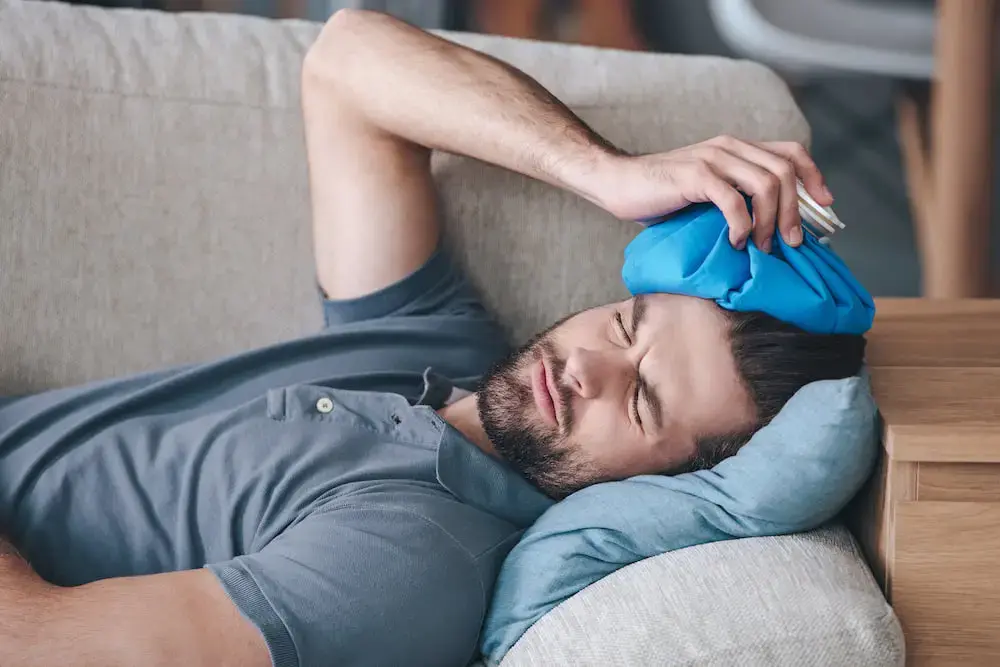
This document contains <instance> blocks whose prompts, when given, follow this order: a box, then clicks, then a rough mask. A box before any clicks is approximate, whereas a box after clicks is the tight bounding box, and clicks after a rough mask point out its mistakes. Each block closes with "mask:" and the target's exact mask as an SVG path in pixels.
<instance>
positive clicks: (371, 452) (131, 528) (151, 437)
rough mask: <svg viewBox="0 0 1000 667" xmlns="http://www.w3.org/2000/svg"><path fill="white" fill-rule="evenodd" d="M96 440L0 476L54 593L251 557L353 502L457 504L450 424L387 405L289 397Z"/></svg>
mask: <svg viewBox="0 0 1000 667" xmlns="http://www.w3.org/2000/svg"><path fill="white" fill-rule="evenodd" d="M93 428H94V432H93V433H91V434H89V436H88V437H85V438H80V437H78V438H77V441H76V442H75V443H74V444H73V446H70V443H69V442H56V441H53V442H50V443H45V442H44V441H43V440H41V439H40V440H39V441H38V442H37V443H36V444H38V445H39V447H38V448H39V449H46V448H45V447H44V445H48V449H49V454H48V456H47V457H46V456H44V455H42V454H40V453H38V452H36V454H35V455H34V456H30V457H27V459H28V460H29V461H30V462H31V463H32V465H27V466H15V465H13V462H12V461H5V462H4V464H3V465H0V468H5V469H6V470H0V472H6V473H9V474H10V475H11V477H12V479H13V477H15V476H16V477H17V479H18V480H19V481H18V484H15V485H12V486H11V488H12V489H20V492H19V493H16V494H15V495H14V496H11V497H10V498H6V499H5V507H4V509H5V514H6V515H7V520H8V523H9V525H10V527H11V533H12V536H13V537H14V538H15V541H16V542H17V543H18V544H19V546H20V547H21V548H22V550H24V552H25V553H26V555H28V556H29V557H30V558H31V560H32V561H33V562H34V563H35V564H36V568H37V569H38V571H39V573H40V574H42V575H43V576H46V578H48V579H50V580H52V581H54V582H57V583H62V584H80V583H84V582H86V581H92V580H95V579H101V578H105V577H111V576H127V575H135V574H148V573H151V572H162V571H172V570H179V569H189V568H195V567H201V566H202V565H204V564H206V563H211V562H218V561H221V560H227V559H230V558H233V557H236V556H240V555H243V554H246V553H253V552H255V551H257V550H259V549H260V548H262V547H263V546H264V545H266V544H267V543H269V542H270V541H272V540H274V539H276V538H278V537H279V536H280V535H281V534H282V532H283V531H285V530H287V529H288V528H289V527H291V526H293V525H294V524H295V523H296V522H298V521H300V520H302V519H303V518H304V517H306V516H308V515H309V514H310V513H311V512H314V511H321V510H322V509H323V508H325V507H328V506H330V505H331V504H334V503H345V502H348V501H349V500H350V498H351V497H352V496H358V497H360V496H370V494H372V493H373V492H375V491H377V492H378V493H379V494H381V496H380V497H381V498H382V499H383V500H385V499H386V498H388V499H389V500H391V498H392V497H393V494H396V495H398V496H399V497H400V498H402V497H405V496H407V493H408V491H409V490H411V489H413V488H419V489H420V490H421V492H422V493H429V494H431V495H437V496H447V495H448V492H447V491H446V490H444V489H443V488H441V487H440V486H439V484H438V483H437V480H436V477H435V466H436V455H437V444H438V441H439V439H440V437H441V428H442V426H441V425H440V422H439V421H438V420H436V419H435V418H434V417H433V415H432V414H429V411H428V410H427V409H424V408H412V407H410V406H409V404H408V403H407V402H406V400H404V399H402V398H401V397H398V396H394V395H390V394H369V393H361V392H343V391H338V390H333V389H329V388H326V387H322V386H316V385H292V386H288V387H284V388H279V389H273V390H269V391H267V392H266V393H265V394H264V395H262V396H260V397H258V398H256V399H253V400H251V401H248V402H245V403H243V404H241V405H239V406H236V407H234V408H232V409H229V410H221V411H216V412H210V413H206V414H190V415H186V416H185V415H183V414H173V413H171V414H164V415H158V414H155V413H152V414H144V415H136V416H132V417H130V418H125V419H121V420H119V421H117V422H115V423H114V424H112V425H109V426H106V427H103V428H96V426H95V427H93ZM84 430H85V429H84ZM80 435H82V432H78V433H77V436H80ZM12 458H13V459H16V458H17V456H16V455H15V456H13V457H12ZM43 463H44V465H42V464H43ZM15 467H16V468H20V470H18V471H16V472H15V470H14V468H15Z"/></svg>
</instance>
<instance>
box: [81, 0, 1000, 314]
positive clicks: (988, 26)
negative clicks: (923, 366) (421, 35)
mask: <svg viewBox="0 0 1000 667" xmlns="http://www.w3.org/2000/svg"><path fill="white" fill-rule="evenodd" d="M88 1H89V4H99V5H102V6H117V7H137V8H151V9H164V10H167V11H214V12H239V13H246V14H256V15H261V16H267V17H274V18H301V19H308V20H314V21H322V20H324V19H325V18H326V17H327V16H329V15H330V14H331V13H332V12H333V11H335V10H336V9H339V8H341V7H363V8H367V9H376V10H380V11H385V12H388V13H391V14H393V15H395V16H398V17H400V18H403V19H405V20H407V21H409V22H411V23H414V24H416V25H419V26H421V27H424V28H428V29H433V28H440V29H448V30H465V31H474V32H484V33H492V34H502V35H508V36H515V37H523V38H528V39H544V40H554V41H563V42H571V43H580V44H589V45H596V46H601V47H607V48H620V49H631V50H647V51H657V52H665V53H684V54H706V55H722V56H730V57H740V58H749V59H753V60H757V61H760V62H763V63H765V64H767V65H768V66H770V67H772V68H773V69H775V70H776V71H777V72H778V73H779V74H781V75H782V76H783V77H784V78H785V79H786V80H787V81H788V83H789V85H790V87H791V88H792V90H793V93H794V95H795V97H796V99H797V100H798V103H799V105H800V106H801V108H802V109H803V111H804V113H805V115H806V117H807V119H808V121H809V123H810V125H811V126H812V131H813V140H812V151H813V155H814V157H815V158H816V161H817V163H818V164H819V165H820V167H821V169H822V170H823V172H824V174H825V175H826V178H827V182H828V184H829V185H830V188H831V189H832V191H833V193H834V195H835V196H836V203H835V205H834V208H835V210H836V212H837V213H838V215H839V216H840V218H841V219H842V220H843V221H844V222H845V223H846V224H847V225H848V231H847V233H844V234H839V235H837V237H836V238H835V240H834V246H835V248H836V249H837V251H838V252H839V253H840V254H841V256H842V257H844V259H845V260H846V261H847V262H848V264H849V265H850V266H851V267H852V269H854V271H855V272H856V273H857V275H858V277H859V278H860V279H861V280H862V282H863V283H864V284H866V285H867V286H868V287H869V288H870V289H871V290H872V292H873V293H875V294H876V295H877V296H918V295H921V294H922V295H925V296H938V297H968V296H987V295H995V294H996V292H997V290H996V285H997V283H996V282H995V281H994V280H993V279H992V278H991V277H990V271H989V267H990V265H996V264H997V262H996V260H997V259H998V258H1000V243H998V240H997V239H998V237H1000V235H998V234H995V233H991V229H992V228H993V227H995V224H994V221H995V219H996V217H997V216H996V214H995V213H994V212H993V211H994V209H995V208H996V207H995V206H994V205H993V202H992V200H993V199H995V198H993V197H992V196H991V195H992V192H993V191H994V190H995V189H996V185H997V183H1000V179H998V178H997V176H996V171H995V170H993V168H992V155H993V154H994V152H995V151H994V150H993V146H994V142H995V139H994V135H993V132H992V126H993V119H994V115H995V108H994V106H993V103H992V99H993V88H994V85H995V79H996V77H995V50H994V49H993V45H994V43H995V42H996V39H995V36H996V34H997V33H996V29H995V20H996V1H997V0H937V1H936V2H935V0H88ZM932 78H935V85H934V86H933V89H932V86H931V84H930V81H931V79H932Z"/></svg>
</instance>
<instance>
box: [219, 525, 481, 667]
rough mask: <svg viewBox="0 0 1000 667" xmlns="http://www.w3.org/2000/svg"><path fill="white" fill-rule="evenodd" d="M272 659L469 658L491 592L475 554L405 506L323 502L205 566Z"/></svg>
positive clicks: (293, 666)
mask: <svg viewBox="0 0 1000 667" xmlns="http://www.w3.org/2000/svg"><path fill="white" fill-rule="evenodd" d="M207 567H208V569H209V570H210V571H212V572H213V573H214V574H215V576H216V577H217V578H218V579H219V581H220V582H221V583H222V585H223V587H224V588H225V590H226V592H227V593H228V594H229V597H230V599H232V601H233V602H234V603H235V604H236V606H237V607H238V608H239V610H240V611H241V613H242V614H243V615H244V616H246V617H247V618H248V619H249V620H250V621H251V622H253V623H254V625H256V627H257V628H258V630H260V632H261V634H262V635H263V636H264V638H265V640H266V642H267V645H268V649H269V650H270V653H271V659H272V664H273V665H275V667H320V666H325V665H331V664H333V665H340V666H342V667H348V666H354V665H358V666H360V665H404V664H412V665H441V666H447V665H466V664H468V663H469V662H470V661H471V660H472V658H473V657H474V655H475V653H476V640H477V636H478V633H479V628H480V625H481V623H482V619H483V616H484V614H485V607H486V600H485V592H484V589H483V585H482V582H481V579H480V577H479V574H478V569H477V567H476V564H475V561H474V560H473V558H472V556H471V555H470V554H469V553H468V552H467V551H465V550H464V549H463V548H462V547H461V546H460V545H459V544H458V543H457V542H456V541H454V539H453V538H452V537H451V536H450V535H449V534H448V533H447V532H445V531H444V530H443V529H442V528H440V527H438V526H437V525H436V524H434V523H432V522H429V521H428V520H426V519H424V518H423V517H421V516H419V515H417V514H414V513H411V512H408V511H406V510H402V509H395V508H388V509H387V508H368V507H347V508H337V509H330V510H325V511H321V512H317V513H315V514H313V515H310V516H308V517H307V518H305V519H304V520H303V521H301V522H300V523H298V524H296V525H294V526H293V527H291V528H290V529H288V530H287V531H286V532H285V533H284V534H282V535H281V536H280V537H278V538H277V539H275V540H274V541H272V542H271V543H270V544H268V545H267V546H266V547H265V548H264V549H262V550H261V551H260V552H259V553H255V554H250V555H246V556H240V557H237V558H235V559H233V560H231V561H227V562H224V563H218V564H211V565H208V566H207Z"/></svg>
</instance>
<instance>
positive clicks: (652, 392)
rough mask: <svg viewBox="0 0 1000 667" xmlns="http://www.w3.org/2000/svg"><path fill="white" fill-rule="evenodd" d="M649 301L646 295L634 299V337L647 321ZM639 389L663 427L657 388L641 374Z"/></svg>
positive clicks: (659, 425) (657, 423)
mask: <svg viewBox="0 0 1000 667" xmlns="http://www.w3.org/2000/svg"><path fill="white" fill-rule="evenodd" d="M648 306H649V303H648V301H647V300H646V297H645V295H643V294H637V295H636V296H635V298H634V299H632V337H633V339H638V337H639V327H640V326H642V324H643V322H645V321H646V312H647V311H648ZM639 391H641V392H642V393H643V394H644V395H645V396H646V405H647V406H649V411H650V412H652V413H653V421H654V422H656V428H658V429H662V428H663V403H662V402H661V401H660V397H659V396H658V395H657V393H656V389H654V388H653V386H652V385H650V384H649V383H648V382H646V381H645V380H644V379H643V378H642V376H641V375H640V376H639Z"/></svg>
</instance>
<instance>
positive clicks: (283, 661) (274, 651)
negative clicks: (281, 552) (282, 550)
mask: <svg viewBox="0 0 1000 667" xmlns="http://www.w3.org/2000/svg"><path fill="white" fill-rule="evenodd" d="M205 567H206V569H208V570H209V571H210V572H211V573H212V574H214V575H215V577H216V578H217V579H218V580H219V583H221V584H222V587H223V588H224V589H225V591H226V594H227V595H228V596H229V599H230V600H232V601H233V604H235V605H236V608H237V609H239V610H240V613H241V614H243V616H244V617H246V618H247V619H248V620H249V621H250V622H251V623H253V624H254V625H255V626H257V629H258V630H259V631H260V633H261V634H262V635H263V636H264V641H265V642H266V643H267V650H268V651H270V653H271V664H272V665H273V666H274V667H299V656H298V651H296V650H295V644H294V642H293V641H292V635H291V634H290V633H289V632H288V628H287V627H286V626H285V623H284V621H282V620H281V617H280V616H278V614H277V612H275V611H274V608H273V607H272V606H271V603H269V602H268V601H267V598H265V597H264V594H263V593H262V592H261V590H260V588H259V587H258V586H257V584H256V582H254V580H253V577H251V576H250V573H249V572H247V571H246V570H245V569H244V568H243V567H241V566H240V565H239V563H238V562H232V561H231V562H227V563H222V564H218V565H206V566H205Z"/></svg>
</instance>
